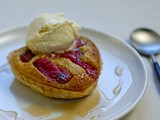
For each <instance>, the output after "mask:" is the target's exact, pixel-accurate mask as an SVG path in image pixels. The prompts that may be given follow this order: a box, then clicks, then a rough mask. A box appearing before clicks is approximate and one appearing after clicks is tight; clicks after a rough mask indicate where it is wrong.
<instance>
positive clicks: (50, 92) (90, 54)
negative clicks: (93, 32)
mask: <svg viewBox="0 0 160 120" xmlns="http://www.w3.org/2000/svg"><path fill="white" fill-rule="evenodd" d="M78 39H79V40H81V41H82V42H83V43H84V44H83V45H78V47H76V50H77V49H78V51H80V53H81V54H82V55H80V60H81V61H82V62H83V63H85V64H87V65H89V66H92V67H93V68H94V69H95V70H96V73H97V75H96V77H92V76H90V75H88V74H87V72H86V70H85V67H82V66H81V65H79V64H76V63H74V62H73V61H72V60H71V59H69V58H67V57H61V56H60V55H57V54H54V53H50V54H42V53H41V54H36V55H34V56H32V58H31V59H30V60H29V61H27V62H23V61H22V60H21V58H20V56H21V55H23V54H25V52H26V51H27V50H28V48H27V47H22V48H20V49H18V50H15V51H13V52H12V53H10V54H9V56H8V62H9V64H10V66H11V69H12V71H13V73H14V75H15V77H16V78H17V79H18V80H19V81H21V82H22V83H24V84H25V85H27V86H29V87H30V88H31V89H33V90H35V91H37V92H39V93H41V94H43V95H45V96H48V97H53V98H64V99H71V98H80V97H84V96H87V95H89V94H91V93H92V91H93V90H94V89H95V87H96V85H97V82H98V77H99V75H100V71H101V66H102V64H101V59H100V54H99V51H98V48H97V47H96V46H95V45H94V43H93V42H92V41H90V40H89V39H88V38H85V37H82V36H81V37H79V38H78ZM74 44H75V45H74V46H76V45H77V44H76V43H74ZM73 49H75V47H73ZM71 51H72V50H71ZM62 54H65V53H62ZM59 56H60V57H59ZM39 58H44V59H47V60H49V61H51V62H52V63H54V64H55V65H56V66H58V67H60V68H62V69H65V70H66V71H67V72H69V74H71V76H72V77H71V79H70V80H69V81H68V82H66V83H65V84H62V83H59V82H57V81H54V80H51V79H50V78H49V77H47V76H46V75H44V74H43V73H42V72H41V71H40V70H39V69H37V67H35V65H34V62H35V61H36V60H37V59H39Z"/></svg>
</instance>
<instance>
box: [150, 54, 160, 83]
mask: <svg viewBox="0 0 160 120" xmlns="http://www.w3.org/2000/svg"><path fill="white" fill-rule="evenodd" d="M151 58H152V60H153V64H154V68H155V70H156V73H157V76H158V79H159V80H160V67H159V64H158V62H157V60H156V58H155V56H154V55H151Z"/></svg>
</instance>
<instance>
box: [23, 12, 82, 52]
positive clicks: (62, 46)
mask: <svg viewBox="0 0 160 120" xmlns="http://www.w3.org/2000/svg"><path fill="white" fill-rule="evenodd" d="M79 30H80V26H79V25H77V24H76V23H75V22H73V21H71V20H68V19H66V18H64V14H63V13H57V14H49V13H45V14H42V15H40V16H38V17H37V18H35V19H34V20H33V21H32V22H31V23H30V25H29V27H28V33H27V38H26V45H27V47H28V48H29V49H30V50H31V51H32V52H33V53H51V52H54V53H59V52H63V51H67V50H68V49H69V48H70V47H71V46H72V44H73V42H74V40H75V38H76V37H78V31H79Z"/></svg>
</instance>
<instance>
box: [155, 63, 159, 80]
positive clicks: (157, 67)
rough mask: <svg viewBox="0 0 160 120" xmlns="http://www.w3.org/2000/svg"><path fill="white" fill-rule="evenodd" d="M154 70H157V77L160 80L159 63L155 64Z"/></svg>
mask: <svg viewBox="0 0 160 120" xmlns="http://www.w3.org/2000/svg"><path fill="white" fill-rule="evenodd" d="M154 68H155V70H156V72H157V76H158V78H159V80H160V67H159V64H158V62H154Z"/></svg>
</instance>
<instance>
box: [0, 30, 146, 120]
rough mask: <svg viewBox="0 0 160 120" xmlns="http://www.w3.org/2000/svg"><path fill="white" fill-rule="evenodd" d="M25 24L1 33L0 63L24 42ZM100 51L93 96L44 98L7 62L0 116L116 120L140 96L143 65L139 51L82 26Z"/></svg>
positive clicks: (0, 71)
mask: <svg viewBox="0 0 160 120" xmlns="http://www.w3.org/2000/svg"><path fill="white" fill-rule="evenodd" d="M26 32H27V27H20V28H17V29H12V30H9V31H5V32H1V33H0V59H1V60H0V61H1V62H0V66H3V65H5V64H6V62H7V59H6V57H7V55H8V54H9V53H10V52H11V51H12V50H14V49H18V48H20V47H22V46H24V45H25V37H26ZM80 35H82V36H85V37H87V38H89V39H91V40H92V41H93V42H94V43H95V44H96V46H97V47H98V48H99V50H100V54H101V58H102V62H103V68H102V73H101V75H100V78H99V82H98V86H97V88H96V90H95V91H94V92H93V94H92V95H90V96H88V97H85V98H81V99H75V100H60V99H51V98H47V97H45V96H43V95H41V94H39V93H36V92H34V91H32V90H30V89H29V88H28V87H26V86H24V85H23V84H21V83H19V82H18V81H17V80H16V79H15V77H14V75H13V74H12V73H11V72H10V68H9V67H8V65H7V64H6V65H5V66H3V67H0V96H1V99H0V119H6V120H8V119H16V120H17V119H18V120H21V119H30V120H45V119H53V118H54V119H55V120H56V119H57V120H63V119H65V118H66V117H67V118H68V119H75V118H76V119H78V120H81V119H82V120H83V119H86V120H88V119H92V120H93V119H98V120H104V119H119V118H121V117H123V116H124V115H126V114H127V113H128V112H129V111H131V110H132V109H133V107H134V106H135V105H136V104H137V103H138V102H139V101H140V99H141V98H142V96H143V94H144V92H145V89H146V86H147V75H146V68H145V66H144V64H143V61H142V59H141V57H140V56H139V54H138V53H137V52H136V51H135V50H134V49H133V48H131V47H130V46H129V45H127V44H126V43H124V42H122V41H120V40H118V39H116V38H114V37H111V36H109V35H107V34H104V33H101V32H98V31H95V30H92V29H87V28H82V30H81V32H80Z"/></svg>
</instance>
